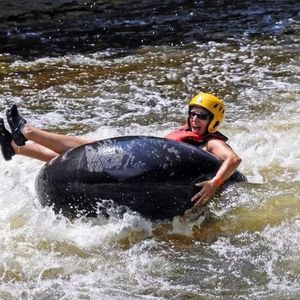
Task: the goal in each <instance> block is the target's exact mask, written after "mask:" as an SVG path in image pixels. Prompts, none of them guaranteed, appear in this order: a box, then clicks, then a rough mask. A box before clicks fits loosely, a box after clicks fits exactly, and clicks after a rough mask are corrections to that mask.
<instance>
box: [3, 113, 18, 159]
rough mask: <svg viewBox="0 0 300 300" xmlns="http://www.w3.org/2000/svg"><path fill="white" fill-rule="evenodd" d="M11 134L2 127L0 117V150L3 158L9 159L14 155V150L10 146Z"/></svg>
mask: <svg viewBox="0 0 300 300" xmlns="http://www.w3.org/2000/svg"><path fill="white" fill-rule="evenodd" d="M11 141H12V136H11V134H10V132H9V131H8V130H7V129H6V128H5V127H4V121H3V119H2V118H0V145H1V152H2V155H3V157H4V159H5V160H10V159H11V158H12V156H14V155H15V151H14V149H13V147H12V146H11Z"/></svg>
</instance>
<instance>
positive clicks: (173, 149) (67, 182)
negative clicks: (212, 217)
mask: <svg viewBox="0 0 300 300" xmlns="http://www.w3.org/2000/svg"><path fill="white" fill-rule="evenodd" d="M219 167H220V162H219V161H218V160H217V159H216V158H215V157H214V156H212V155H210V154H209V153H207V152H205V151H203V150H201V149H199V148H198V147H195V146H191V145H188V144H186V143H180V142H175V141H172V140H168V139H164V138H158V137H145V136H130V137H118V138H111V139H106V140H102V141H97V142H94V143H90V144H86V145H83V146H80V147H78V148H75V149H72V150H69V151H67V152H65V153H63V154H61V155H60V156H58V157H57V158H55V159H54V160H52V161H50V162H49V163H47V164H46V165H45V166H44V167H43V168H42V169H41V170H40V172H39V174H38V176H37V180H36V190H37V194H38V198H39V200H40V202H41V204H42V205H44V206H46V205H47V206H53V208H54V210H55V211H56V212H61V213H63V214H64V215H66V216H69V217H76V216H79V215H87V216H95V215H97V214H98V213H99V212H100V213H102V214H105V215H109V210H110V208H111V207H114V208H116V207H117V208H120V207H121V208H124V207H128V208H129V209H131V210H133V211H136V212H138V213H140V214H141V215H143V216H144V217H146V218H150V219H170V218H173V217H174V216H177V215H180V214H183V213H184V212H185V211H186V210H187V209H189V208H191V207H192V206H193V203H192V202H191V197H192V196H193V195H194V194H195V193H196V192H197V191H198V190H199V189H198V188H197V187H196V186H195V183H196V182H199V181H202V180H205V179H209V178H212V177H213V176H214V175H215V174H216V172H217V170H218V169H219ZM245 180H246V179H245V177H244V176H243V175H242V174H241V173H240V172H235V173H234V174H233V175H232V176H231V178H230V179H229V181H231V182H238V181H245ZM106 200H109V201H106ZM110 200H111V201H110ZM119 211H120V210H119Z"/></svg>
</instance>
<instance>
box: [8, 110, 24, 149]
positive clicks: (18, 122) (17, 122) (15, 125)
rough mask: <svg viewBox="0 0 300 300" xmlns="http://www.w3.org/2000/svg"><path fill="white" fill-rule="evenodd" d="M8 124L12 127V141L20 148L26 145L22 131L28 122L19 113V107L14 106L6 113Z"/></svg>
mask: <svg viewBox="0 0 300 300" xmlns="http://www.w3.org/2000/svg"><path fill="white" fill-rule="evenodd" d="M6 117H7V122H8V124H9V126H10V130H11V135H12V139H13V140H14V142H15V143H16V145H18V146H23V145H25V142H26V141H27V139H26V137H25V136H24V135H23V134H22V132H21V129H22V127H23V126H24V124H25V123H27V121H26V120H25V119H24V118H22V117H21V116H20V115H19V113H18V108H17V105H15V104H14V105H13V106H12V107H11V109H8V110H7V111H6Z"/></svg>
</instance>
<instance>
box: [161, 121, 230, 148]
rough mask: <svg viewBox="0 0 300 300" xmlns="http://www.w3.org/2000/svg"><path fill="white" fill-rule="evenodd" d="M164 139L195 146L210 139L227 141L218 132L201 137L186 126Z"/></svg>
mask: <svg viewBox="0 0 300 300" xmlns="http://www.w3.org/2000/svg"><path fill="white" fill-rule="evenodd" d="M165 138H166V139H170V140H173V141H177V142H184V143H188V144H191V145H195V146H201V145H203V144H205V143H207V141H208V140H211V139H218V140H221V141H224V142H226V141H227V140H228V138H227V137H226V136H225V135H223V134H222V133H220V132H219V131H217V132H214V133H207V134H205V135H203V136H201V135H199V134H197V133H196V132H193V131H191V130H190V129H189V128H188V127H187V126H186V125H185V126H182V127H180V128H179V129H176V130H174V131H172V132H170V133H169V134H167V135H166V136H165Z"/></svg>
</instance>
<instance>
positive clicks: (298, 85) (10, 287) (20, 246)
mask: <svg viewBox="0 0 300 300" xmlns="http://www.w3.org/2000/svg"><path fill="white" fill-rule="evenodd" d="M299 11H300V2H299V1H278V0H277V1H276V0H275V1H255V2H254V1H179V0H178V1H101V2H100V1H63V0H61V1H42V0H40V1H26V0H24V1H2V0H0V117H3V116H4V115H5V109H6V107H7V106H8V105H11V104H12V103H17V104H18V105H19V108H20V111H21V112H22V114H23V115H24V116H25V117H26V118H27V120H28V121H30V122H31V123H33V124H34V125H36V126H38V127H43V128H46V129H47V130H50V131H55V132H62V133H66V134H72V135H83V136H89V137H92V138H98V139H101V138H106V137H112V136H117V135H130V134H143V135H156V136H163V135H164V134H166V133H167V132H169V131H170V129H173V128H174V127H177V126H179V125H180V124H181V123H182V122H183V121H184V119H185V118H186V103H187V101H188V99H189V98H190V97H191V96H192V95H194V94H195V93H197V92H199V91H208V92H213V93H215V94H217V95H218V96H220V97H222V98H223V99H224V100H225V103H226V108H227V112H226V121H225V122H224V124H223V126H222V132H224V133H225V134H226V135H227V136H229V137H230V145H231V146H232V147H233V148H234V149H235V150H236V151H237V152H238V154H239V155H240V156H241V157H242V158H243V162H242V165H241V167H240V170H241V171H242V172H243V173H244V174H245V175H246V176H247V177H248V179H249V183H243V184H240V185H235V186H231V187H230V188H228V189H226V190H224V191H222V192H221V193H220V195H219V196H218V197H216V198H215V201H213V202H212V203H211V205H210V211H209V215H208V217H207V218H206V219H205V221H204V223H202V221H203V219H201V218H200V219H195V218H188V217H186V218H175V219H174V220H173V222H169V223H166V222H162V223H159V224H154V223H151V222H149V221H148V220H145V219H143V218H141V217H140V216H138V215H135V214H133V213H132V214H130V213H129V214H127V215H125V217H124V218H123V219H118V218H115V219H111V220H104V219H102V218H99V219H97V220H85V219H79V220H74V221H70V220H67V219H65V218H63V217H58V216H55V215H54V213H53V211H52V210H51V209H50V208H46V209H43V208H41V207H40V206H39V204H38V202H37V199H36V194H35V191H34V180H35V177H36V174H37V172H38V171H39V169H40V167H41V165H42V164H41V163H40V162H37V161H34V160H32V159H29V158H21V157H14V158H13V160H12V161H10V162H5V161H4V160H3V159H2V158H0V185H1V189H0V204H1V210H0V299H298V298H299V296H300V250H299V249H300V184H299V179H300V152H299V128H300V126H299V125H300V120H299V113H300V100H299V95H300V58H299V49H300V15H299Z"/></svg>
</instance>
